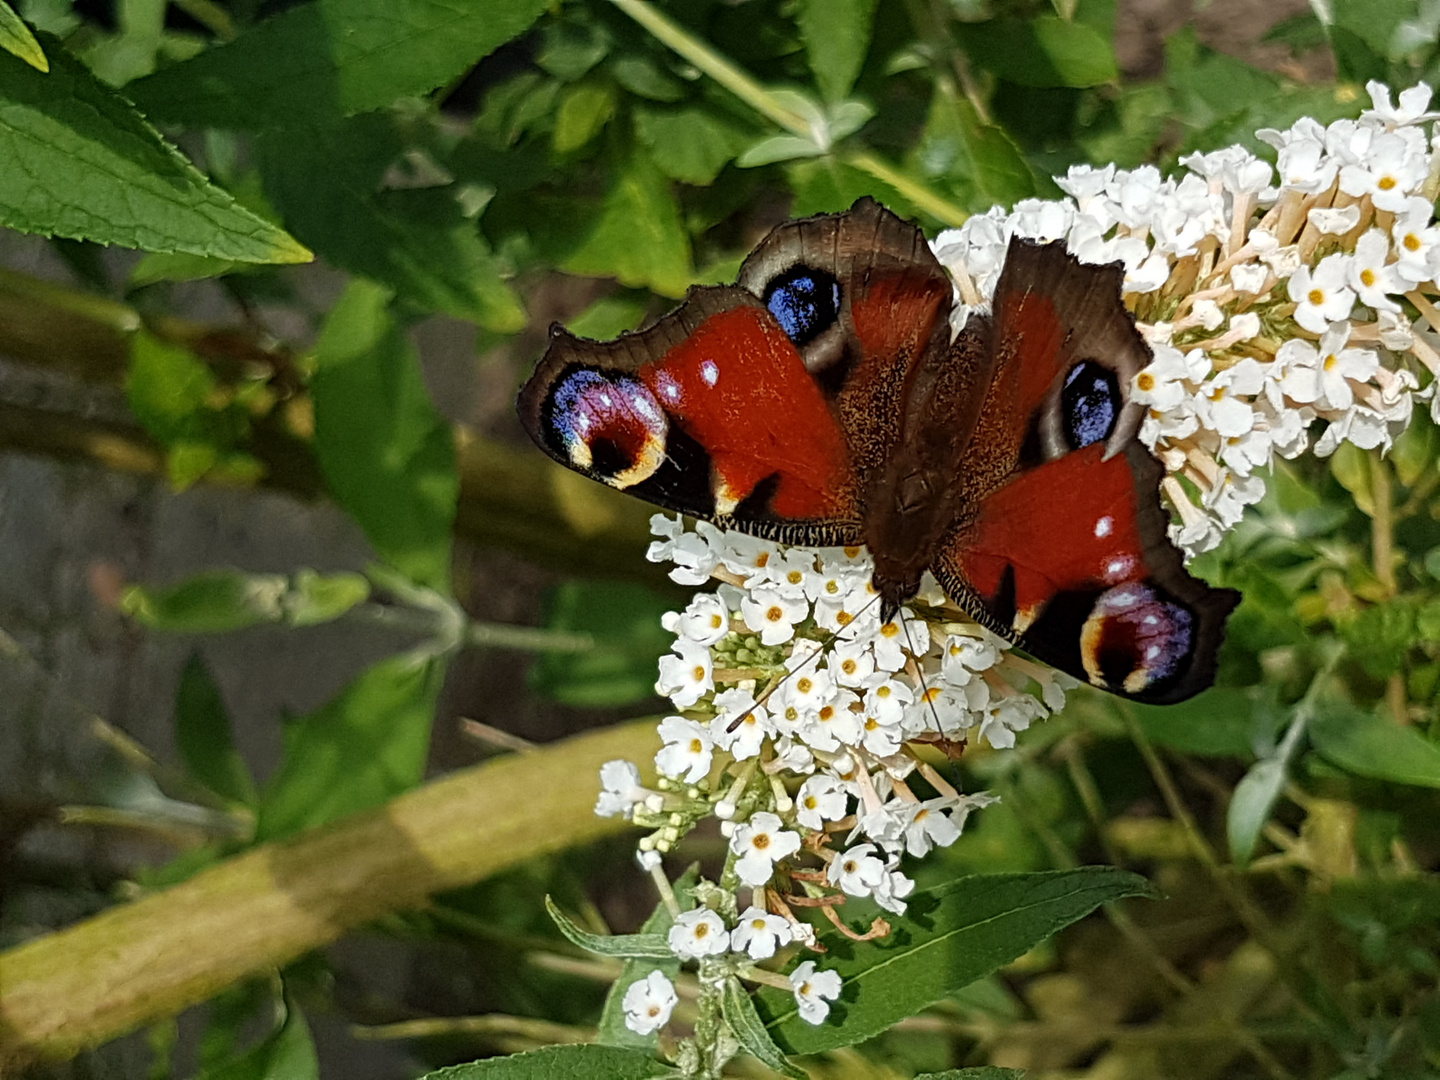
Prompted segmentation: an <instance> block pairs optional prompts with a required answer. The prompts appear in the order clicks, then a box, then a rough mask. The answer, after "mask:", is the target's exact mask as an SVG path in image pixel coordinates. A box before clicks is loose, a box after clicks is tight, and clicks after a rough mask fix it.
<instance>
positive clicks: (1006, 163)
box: [911, 88, 1035, 209]
mask: <svg viewBox="0 0 1440 1080" xmlns="http://www.w3.org/2000/svg"><path fill="white" fill-rule="evenodd" d="M911 161H912V164H913V165H914V167H915V168H917V169H918V170H919V171H920V172H921V173H922V174H923V175H925V176H928V177H932V178H935V179H939V180H943V181H945V182H946V183H947V184H948V185H949V186H950V187H951V188H952V189H953V190H954V191H955V192H956V194H958V195H959V196H960V197H961V198H962V199H963V200H964V201H965V202H966V203H967V204H968V205H970V206H973V207H975V208H976V209H980V208H983V207H988V206H990V205H992V204H994V203H997V202H999V203H1005V204H1007V205H1008V204H1011V203H1014V202H1017V201H1018V200H1020V199H1024V198H1029V197H1030V196H1032V195H1034V194H1035V176H1034V174H1033V173H1032V172H1031V171H1030V166H1029V165H1028V164H1027V163H1026V161H1025V158H1024V156H1023V155H1022V154H1021V153H1020V150H1019V148H1018V147H1016V145H1015V144H1014V143H1013V142H1012V141H1011V140H1010V137H1009V136H1008V135H1007V134H1005V132H1004V130H1003V129H1001V128H999V127H996V126H995V125H993V124H986V123H982V122H981V120H980V118H979V116H977V115H976V113H975V108H974V106H972V105H971V104H970V102H969V101H967V100H965V98H963V97H961V96H959V95H957V94H954V93H950V92H947V91H946V90H945V89H944V88H937V89H936V91H935V94H934V96H933V97H932V98H931V101H930V112H929V115H928V116H927V117H926V119H925V129H924V131H923V133H922V134H921V136H920V140H919V142H918V143H917V145H916V147H915V151H914V152H913V154H912V155H911Z"/></svg>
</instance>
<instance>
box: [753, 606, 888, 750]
mask: <svg viewBox="0 0 1440 1080" xmlns="http://www.w3.org/2000/svg"><path fill="white" fill-rule="evenodd" d="M879 599H880V596H879V594H876V595H875V596H873V597H871V598H870V599H869V600H867V601H866V602H865V606H864V607H862V608H861V609H860V610H859V611H857V612H856V613H855V618H856V619H858V618H859V617H860V616H861V615H864V614H865V612H867V611H869V610H870V608H871V607H873V606H874V604H875V601H876V600H879ZM851 621H852V622H853V621H854V620H853V619H852V620H851ZM848 625H849V623H847V624H846V626H848ZM844 629H845V627H843V626H842V627H841V628H840V629H839V630H831V631H830V632H829V633H828V634H826V636H825V637H824V638H822V639H821V641H820V647H819V648H818V649H816V650H815V651H814V652H812V653H811V654H810V655H809V656H807V657H806V658H805V659H804V660H803V661H801V663H800V665H799V666H798V667H797V668H795V670H794V671H791V672H789V673H788V674H786V676H785V677H784V678H783V679H779V680H777V681H775V682H773V683H771V684H770V685H769V686H767V687H766V688H765V692H764V693H762V694H761V695H760V696H759V697H758V698H756V699H755V704H754V705H751V706H750V708H748V709H746V710H745V711H744V712H743V713H741V714H740V715H739V716H737V717H736V718H735V719H734V720H731V721H730V724H729V726H727V727H726V728H725V734H727V735H729V734H730V733H731V732H733V731H734V730H735V729H736V728H738V727H739V726H740V725H741V724H743V723H744V722H745V721H746V720H748V719H749V718H750V714H751V713H753V712H754V711H755V710H756V709H758V708H759V707H760V706H761V705H764V704H765V702H767V701H769V700H770V695H771V694H773V693H775V691H776V690H779V689H780V687H782V686H784V685H785V684H786V683H787V682H789V681H790V680H791V679H793V678H794V677H795V676H796V675H799V674H800V672H802V671H804V670H805V669H806V668H807V667H809V666H810V665H811V663H813V662H814V661H816V660H818V659H819V658H820V657H822V656H824V655H825V650H826V649H828V648H829V647H830V646H831V645H833V644H834V643H835V639H836V638H837V637H839V636H840V634H841V633H842V632H843V631H844ZM911 651H912V652H913V651H914V650H913V649H912V650H911Z"/></svg>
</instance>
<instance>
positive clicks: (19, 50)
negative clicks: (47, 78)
mask: <svg viewBox="0 0 1440 1080" xmlns="http://www.w3.org/2000/svg"><path fill="white" fill-rule="evenodd" d="M0 49H4V50H5V51H6V52H8V53H10V55H12V56H18V57H19V58H20V59H21V60H24V61H25V63H27V64H29V65H30V66H31V67H33V68H34V69H35V70H36V71H49V70H50V61H49V60H47V59H45V50H44V49H42V48H40V43H39V42H38V41H36V40H35V35H34V34H32V33H31V32H30V27H28V26H26V25H25V20H23V19H22V18H20V16H19V15H16V14H15V9H14V8H12V7H11V6H10V5H9V4H7V3H5V0H0Z"/></svg>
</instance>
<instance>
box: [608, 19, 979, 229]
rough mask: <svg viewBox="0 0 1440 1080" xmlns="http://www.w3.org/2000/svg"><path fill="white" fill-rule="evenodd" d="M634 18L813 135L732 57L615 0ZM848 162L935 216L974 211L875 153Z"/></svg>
mask: <svg viewBox="0 0 1440 1080" xmlns="http://www.w3.org/2000/svg"><path fill="white" fill-rule="evenodd" d="M610 2H611V3H612V4H614V5H615V6H616V7H618V8H619V9H620V10H621V11H623V12H624V13H625V14H626V15H629V16H630V18H632V19H634V20H635V21H636V22H637V23H639V24H640V25H641V26H643V27H644V28H645V29H646V30H648V31H649V32H650V33H651V34H652V35H653V36H654V37H655V39H656V40H657V41H659V42H660V43H661V44H662V45H665V46H666V47H668V48H670V49H673V50H674V51H675V52H676V53H678V54H679V55H681V56H683V57H684V58H685V59H686V60H688V61H690V63H692V64H694V65H695V66H696V67H697V68H699V69H700V70H701V71H703V72H704V73H705V74H706V75H708V76H710V78H712V79H714V80H715V81H716V82H717V83H719V84H720V85H721V86H723V87H725V89H726V90H729V91H730V92H731V93H732V94H734V95H735V96H736V97H738V98H739V99H740V100H741V101H743V102H745V104H747V105H749V106H750V107H751V108H752V109H754V110H755V111H756V112H758V113H760V114H761V115H762V116H764V117H766V118H767V119H768V120H770V121H772V122H773V123H775V124H777V125H778V126H779V127H782V128H784V129H785V130H786V131H788V132H790V134H792V135H798V136H800V137H801V138H805V139H808V138H810V137H811V130H810V122H809V121H808V120H807V119H806V118H805V117H803V116H800V115H799V114H798V113H795V112H792V111H791V110H790V109H787V108H786V107H785V106H784V105H782V104H781V103H780V102H779V101H778V100H777V99H776V97H775V95H774V94H772V93H770V91H769V90H767V89H766V88H765V87H764V86H762V85H761V84H760V83H759V82H757V81H756V80H755V79H753V78H751V77H750V75H748V74H747V73H746V72H744V71H742V70H741V69H740V68H739V67H737V66H736V65H735V64H734V63H732V62H731V61H730V60H729V58H728V57H725V56H722V55H721V54H720V53H718V52H716V51H715V50H714V49H712V48H711V47H710V46H709V45H707V44H705V42H703V41H701V40H700V39H699V38H697V37H695V36H694V35H693V34H690V33H688V32H686V30H685V29H684V28H682V27H680V26H678V25H676V24H675V23H673V22H671V21H670V20H669V19H667V18H666V17H665V16H664V15H662V14H661V13H660V12H659V11H657V10H656V9H655V8H654V7H652V6H651V5H650V4H649V3H647V2H646V0H610ZM840 160H841V161H843V162H844V163H845V164H847V165H849V166H851V167H852V168H855V169H859V170H860V171H861V172H865V173H869V174H870V175H871V176H873V177H874V178H875V179H877V180H880V181H882V182H883V183H886V184H889V185H890V186H891V187H893V188H894V189H895V190H896V191H898V192H899V193H900V194H901V195H903V196H904V197H905V198H907V199H909V200H910V201H911V202H912V203H914V204H915V206H916V208H917V209H920V210H923V211H924V212H925V213H927V214H929V215H930V216H931V217H933V218H935V219H936V220H938V221H942V222H944V223H945V224H947V225H959V224H961V223H962V222H963V221H964V220H965V219H966V218H967V217H969V216H970V215H969V214H968V213H967V212H966V211H965V210H963V209H961V208H960V207H958V206H956V205H955V204H954V203H951V202H949V201H948V200H947V199H945V198H943V197H942V196H940V195H939V194H937V193H936V192H934V191H932V190H930V189H929V188H928V187H926V186H925V185H924V184H922V183H920V182H919V181H918V180H915V179H914V178H913V177H910V176H907V175H906V174H905V173H903V172H901V171H900V170H898V169H896V168H894V167H893V166H891V165H888V164H886V163H885V162H884V161H882V160H880V159H879V158H878V157H876V156H875V155H874V154H870V153H853V154H845V155H843V156H842V157H841V158H840Z"/></svg>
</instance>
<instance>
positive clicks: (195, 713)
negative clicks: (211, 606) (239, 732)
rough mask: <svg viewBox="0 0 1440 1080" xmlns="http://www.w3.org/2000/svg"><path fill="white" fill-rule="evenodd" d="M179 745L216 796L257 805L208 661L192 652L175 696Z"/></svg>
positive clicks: (191, 769) (194, 771)
mask: <svg viewBox="0 0 1440 1080" xmlns="http://www.w3.org/2000/svg"><path fill="white" fill-rule="evenodd" d="M175 745H176V747H177V748H178V749H179V751H180V756H181V758H183V759H184V761H185V768H186V769H188V770H189V772H190V775H191V776H193V777H194V778H195V779H196V780H198V781H199V782H200V783H202V784H204V785H205V786H206V787H207V788H209V789H210V790H211V791H213V792H215V794H217V795H220V796H222V797H224V798H226V799H229V800H231V801H232V802H237V803H241V804H243V805H245V806H254V805H255V781H254V780H253V779H252V778H251V776H250V769H249V768H248V767H247V766H246V764H245V759H244V758H242V757H241V756H240V752H239V751H238V750H236V749H235V737H234V733H233V732H232V731H231V728H230V714H229V713H228V712H227V711H226V709H225V701H224V699H223V698H221V696H220V688H219V687H218V686H216V685H215V680H214V679H213V678H212V677H211V675H210V671H209V669H208V668H207V667H206V666H205V661H204V660H202V659H200V655H199V654H198V653H192V654H191V656H190V659H189V660H187V661H186V662H185V667H184V670H182V671H181V672H180V687H179V690H178V691H177V692H176V695H175Z"/></svg>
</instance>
